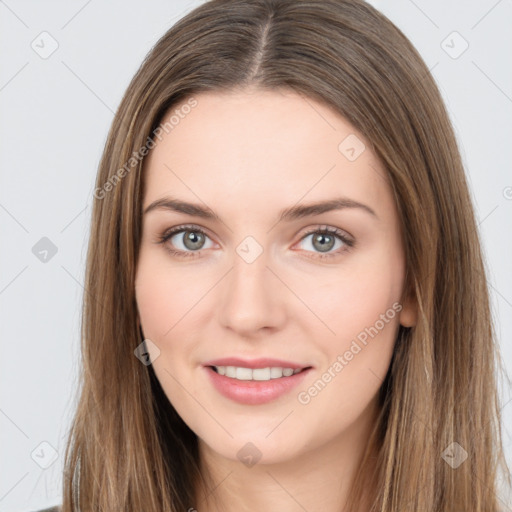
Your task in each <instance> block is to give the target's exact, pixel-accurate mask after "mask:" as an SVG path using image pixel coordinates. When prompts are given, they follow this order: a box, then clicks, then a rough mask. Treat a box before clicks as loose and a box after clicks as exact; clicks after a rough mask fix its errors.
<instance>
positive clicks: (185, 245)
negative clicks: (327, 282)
mask: <svg viewBox="0 0 512 512" xmlns="http://www.w3.org/2000/svg"><path fill="white" fill-rule="evenodd" d="M309 237H311V241H310V245H311V246H312V247H313V250H314V251H318V252H317V253H316V255H315V256H312V258H317V259H324V258H332V257H335V256H339V255H340V254H341V253H343V252H346V251H349V250H350V249H351V248H352V247H353V246H354V240H353V239H352V238H350V237H349V236H348V235H347V234H346V233H345V232H344V231H342V230H341V229H338V228H332V227H329V226H322V227H321V228H319V227H317V228H315V229H312V230H310V231H309V232H307V233H306V234H305V235H304V236H303V237H302V238H301V241H300V243H304V241H305V240H306V239H308V238H309ZM173 239H175V240H173ZM207 239H208V240H210V237H209V236H208V235H207V234H206V232H205V231H204V230H203V229H201V228H200V227H198V226H193V225H181V226H175V227H174V228H171V229H169V230H167V231H165V232H164V233H163V234H162V235H160V236H159V237H158V240H157V243H159V244H165V247H166V250H167V251H168V252H169V253H171V254H172V255H173V256H177V257H185V258H186V257H195V256H199V254H200V253H201V251H202V250H203V249H209V248H211V247H212V244H210V246H206V247H205V241H206V240H207ZM167 242H170V243H167ZM210 242H211V240H210ZM336 242H338V247H337V250H336V251H331V250H332V249H333V247H335V245H336ZM175 248H176V249H175Z"/></svg>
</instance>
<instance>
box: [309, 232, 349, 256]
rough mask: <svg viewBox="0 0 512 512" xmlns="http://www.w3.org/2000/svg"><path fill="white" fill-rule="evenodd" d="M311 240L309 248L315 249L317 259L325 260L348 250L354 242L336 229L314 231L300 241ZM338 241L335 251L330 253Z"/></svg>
mask: <svg viewBox="0 0 512 512" xmlns="http://www.w3.org/2000/svg"><path fill="white" fill-rule="evenodd" d="M310 237H312V238H311V240H310V243H311V246H312V247H313V248H314V249H316V251H318V252H317V256H315V257H317V258H327V257H330V256H336V255H338V254H339V253H341V252H343V251H346V250H348V249H350V248H351V247H352V246H353V245H354V242H353V241H352V240H351V239H350V238H348V236H347V235H346V234H345V233H344V232H343V231H341V230H339V229H336V228H329V227H325V228H323V229H315V230H314V231H310V232H309V233H307V234H306V235H304V236H303V237H302V239H301V243H304V241H305V240H307V239H308V238H310ZM336 241H338V247H337V248H336V249H337V250H335V251H331V249H333V248H334V246H335V245H336Z"/></svg>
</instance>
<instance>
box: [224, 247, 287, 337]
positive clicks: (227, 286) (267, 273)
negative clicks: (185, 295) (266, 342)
mask: <svg viewBox="0 0 512 512" xmlns="http://www.w3.org/2000/svg"><path fill="white" fill-rule="evenodd" d="M269 265H270V266H271V265H272V264H271V262H270V261H269V258H268V257H267V252H265V251H263V252H262V253H261V254H260V255H259V256H258V257H257V258H256V259H255V260H254V261H252V262H251V260H250V259H244V257H242V256H240V255H239V254H238V253H236V254H235V255H234V258H233V266H232V268H231V269H230V271H229V272H228V274H227V275H226V276H225V278H224V279H223V282H222V288H221V294H220V299H219V308H218V315H219V321H220V323H221V325H222V326H223V327H224V328H227V329H230V330H232V331H234V332H236V333H237V334H238V335H239V336H241V337H242V336H243V337H254V336H258V335H259V334H261V333H260V331H264V330H265V331H274V330H278V329H281V328H282V327H283V325H284V323H285V319H286V303H287V301H289V300H290V292H289V291H288V290H287V289H286V287H285V285H284V284H283V282H282V281H281V280H280V279H279V278H278V277H277V276H276V271H275V270H274V269H271V268H270V267H269Z"/></svg>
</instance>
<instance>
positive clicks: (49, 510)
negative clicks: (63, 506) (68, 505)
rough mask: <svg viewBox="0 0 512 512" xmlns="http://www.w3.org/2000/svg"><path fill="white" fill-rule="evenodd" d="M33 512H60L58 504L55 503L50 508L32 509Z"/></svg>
mask: <svg viewBox="0 0 512 512" xmlns="http://www.w3.org/2000/svg"><path fill="white" fill-rule="evenodd" d="M34 512H60V505H55V506H54V507H50V508H42V509H41V510H34Z"/></svg>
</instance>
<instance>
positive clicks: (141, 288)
mask: <svg viewBox="0 0 512 512" xmlns="http://www.w3.org/2000/svg"><path fill="white" fill-rule="evenodd" d="M190 277H191V276H190V275H188V274H187V273H186V272H180V271H179V270H178V269H177V268H171V267H170V266H169V265H168V263H167V264H166V263H165V258H162V257H158V255H157V254H147V255H142V256H141V258H140V261H139V267H138V270H137V276H136V282H135V294H136V300H137V307H138V311H139V314H140V320H141V323H142V328H143V332H144V335H145V336H146V337H147V338H149V339H154V340H155V341H160V342H163V341H164V340H165V339H169V338H170V337H172V336H173V334H174V332H175V330H176V329H178V328H179V325H180V322H183V321H185V322H186V317H185V316H186V314H187V312H188V311H189V310H190V308H191V307H192V306H193V305H194V304H195V303H196V302H197V301H198V300H199V298H200V296H201V289H202V288H203V287H204V288H205V289H204V290H203V291H202V293H203V294H204V293H205V292H206V291H207V287H206V286H201V285H200V284H199V283H200V280H194V279H190Z"/></svg>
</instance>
